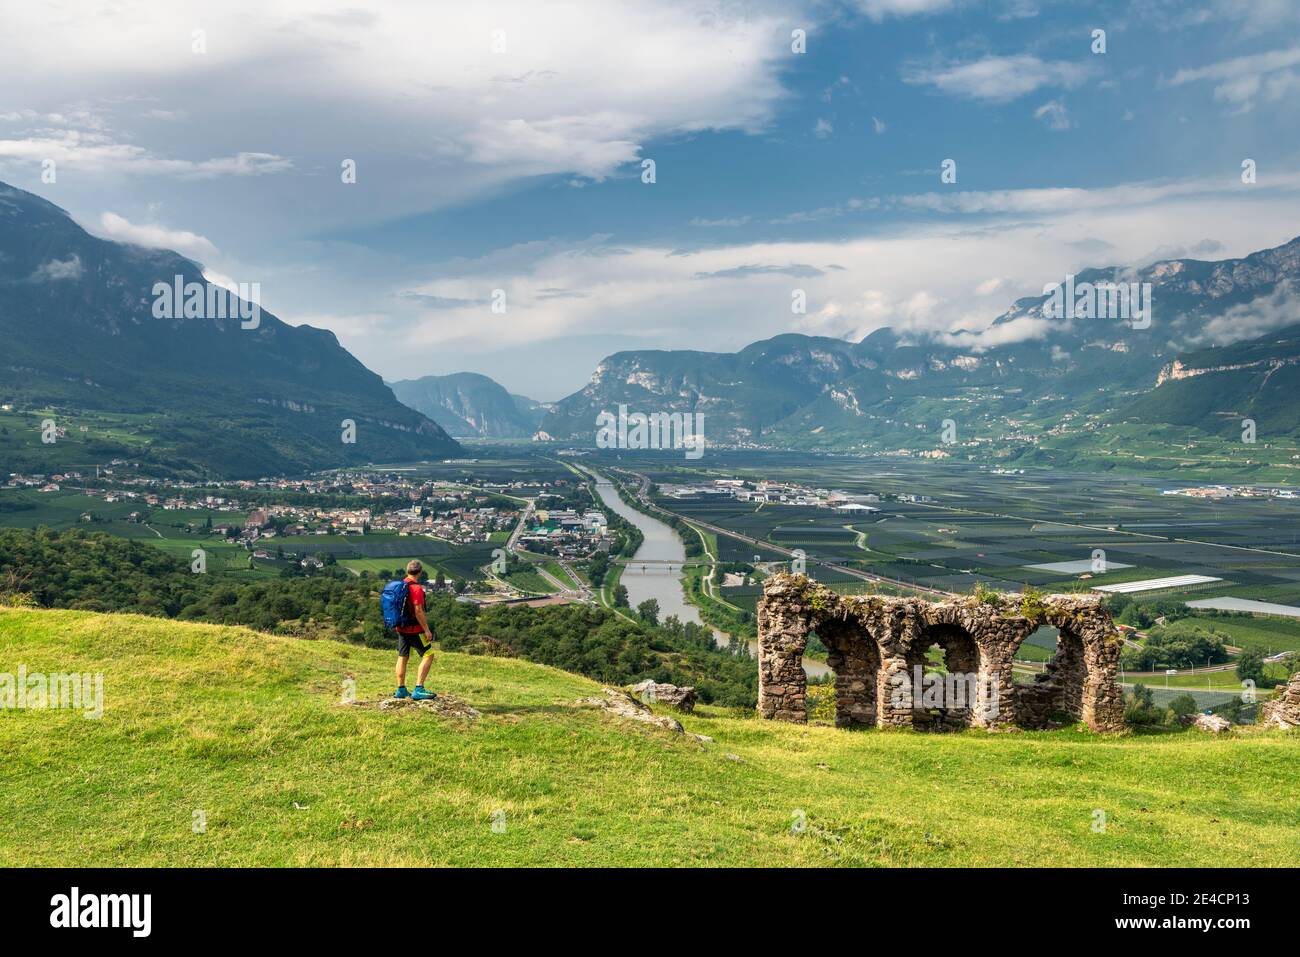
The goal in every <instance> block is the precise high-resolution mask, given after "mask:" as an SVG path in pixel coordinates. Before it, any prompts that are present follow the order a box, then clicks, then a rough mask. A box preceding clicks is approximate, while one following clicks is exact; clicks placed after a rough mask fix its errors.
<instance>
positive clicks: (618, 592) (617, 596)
mask: <svg viewBox="0 0 1300 957" xmlns="http://www.w3.org/2000/svg"><path fill="white" fill-rule="evenodd" d="M614 607H615V608H627V607H628V600H627V586H625V585H616V586H614Z"/></svg>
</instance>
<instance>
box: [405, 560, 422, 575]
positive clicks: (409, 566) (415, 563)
mask: <svg viewBox="0 0 1300 957" xmlns="http://www.w3.org/2000/svg"><path fill="white" fill-rule="evenodd" d="M422 571H424V566H423V565H421V564H420V562H419V560H418V559H415V558H412V559H411V560H410V561H409V562H407V563H406V574H408V575H410V576H411V577H412V578H419V577H420V572H422Z"/></svg>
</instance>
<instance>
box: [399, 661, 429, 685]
mask: <svg viewBox="0 0 1300 957" xmlns="http://www.w3.org/2000/svg"><path fill="white" fill-rule="evenodd" d="M406 658H407V656H406V655H398V656H397V669H396V670H397V687H399V688H405V687H406ZM420 678H421V680H423V679H424V675H423V673H421V675H420Z"/></svg>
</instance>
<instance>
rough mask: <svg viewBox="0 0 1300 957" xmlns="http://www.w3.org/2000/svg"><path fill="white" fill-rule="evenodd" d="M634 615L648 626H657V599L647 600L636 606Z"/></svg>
mask: <svg viewBox="0 0 1300 957" xmlns="http://www.w3.org/2000/svg"><path fill="white" fill-rule="evenodd" d="M636 613H637V614H638V615H640V616H641V620H642V621H644V622H645V623H646V624H648V625H657V624H659V599H657V598H647V599H646V600H645V601H643V602H641V604H639V605H637V606H636Z"/></svg>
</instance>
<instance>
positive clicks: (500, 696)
mask: <svg viewBox="0 0 1300 957" xmlns="http://www.w3.org/2000/svg"><path fill="white" fill-rule="evenodd" d="M392 664H393V656H392V654H391V652H387V651H383V650H374V649H367V648H363V647H360V646H354V645H348V644H343V643H336V642H332V641H325V640H318V641H311V640H304V639H298V638H284V637H275V636H269V635H266V634H261V633H258V632H253V631H250V630H247V629H244V628H233V627H219V626H213V625H199V624H191V623H180V622H174V621H167V620H162V619H154V618H146V617H138V616H129V615H96V614H84V613H77V612H70V611H36V610H0V671H4V672H10V673H13V672H15V671H16V669H17V668H18V667H19V666H20V665H21V666H25V667H26V669H27V671H28V672H29V673H30V672H36V671H42V672H52V671H60V672H88V673H98V674H102V675H103V689H104V701H103V703H104V710H103V716H102V717H101V718H99V719H88V718H86V717H84V716H83V715H82V714H81V713H79V712H76V711H72V710H3V711H0V751H2V752H3V753H4V755H5V760H4V761H3V762H0V860H3V861H4V862H5V863H6V864H8V865H10V866H30V865H71V864H76V865H107V866H142V865H167V866H208V865H264V866H285V865H361V866H369V865H376V866H383V865H469V864H477V865H525V864H533V865H548V866H573V865H621V866H648V865H686V864H699V865H717V866H721V865H756V866H782V865H811V866H845V865H866V866H874V865H932V866H943V867H948V866H994V865H1029V866H1034V865H1077V866H1096V865H1139V866H1156V865H1170V866H1208V865H1251V866H1256V865H1288V864H1294V862H1295V859H1296V853H1297V850H1298V849H1300V819H1297V817H1296V814H1295V797H1294V795H1295V792H1296V788H1297V785H1298V784H1300V736H1298V735H1296V734H1295V733H1294V732H1292V733H1284V732H1277V731H1240V732H1234V733H1232V734H1229V735H1226V736H1222V737H1210V736H1207V735H1204V734H1202V733H1200V732H1195V731H1152V732H1133V733H1129V734H1125V735H1120V736H1097V735H1093V734H1089V733H1086V732H1084V731H1081V730H1079V729H1072V728H1067V729H1062V730H1059V731H1051V732H1007V733H996V734H995V733H986V732H980V731H967V732H962V733H958V734H945V735H926V734H920V733H914V732H892V731H874V730H873V731H858V732H848V731H842V730H837V729H835V728H833V727H829V726H827V725H825V724H812V725H809V726H805V727H799V726H792V725H784V724H778V723H772V722H764V721H761V720H758V719H757V718H755V717H754V716H753V715H752V714H751V713H749V712H739V711H733V710H727V709H720V708H713V707H701V708H699V709H698V712H697V713H696V714H694V715H686V716H682V718H681V720H682V723H683V724H684V725H685V727H686V730H687V731H688V732H690V733H691V734H687V735H680V734H672V733H669V732H666V731H663V730H660V729H657V728H650V727H647V726H645V725H642V724H639V723H635V722H626V721H621V720H619V719H615V718H612V717H610V716H608V715H606V714H604V713H601V712H598V711H595V710H591V709H585V708H578V707H574V706H573V702H574V701H575V700H576V699H578V698H582V697H585V696H589V695H592V694H595V693H597V692H598V691H599V687H598V686H597V685H596V684H594V683H592V682H590V681H588V680H586V679H584V678H581V677H578V676H575V675H572V674H569V673H566V672H562V671H558V670H555V669H552V668H547V667H542V666H539V665H533V664H529V663H526V662H523V661H519V660H514V659H504V658H489V657H475V656H470V655H463V654H453V653H443V654H439V655H438V657H437V660H436V662H435V665H434V670H433V677H432V678H431V680H430V682H429V684H430V685H431V686H432V687H433V688H434V689H435V690H437V691H439V692H440V693H443V694H450V695H452V696H455V697H456V698H458V699H461V700H463V701H465V702H468V703H469V704H471V705H472V706H473V707H474V708H476V709H478V710H479V711H480V712H481V716H480V717H479V718H478V719H477V720H475V721H472V722H465V721H457V720H453V719H448V718H443V717H439V716H437V715H434V714H430V713H425V712H419V711H413V712H406V711H403V712H398V713H387V712H381V711H379V710H377V709H376V708H372V707H358V706H356V705H350V704H345V703H342V698H343V696H344V691H345V688H347V687H349V686H350V685H349V684H348V682H353V683H354V686H355V693H356V697H357V699H358V700H360V701H362V702H368V701H377V700H379V699H381V698H383V697H384V696H387V695H388V694H391V691H392V677H391V671H392ZM694 734H698V735H703V736H707V737H708V738H710V739H711V740H707V741H702V740H699V739H697V738H695V737H693V736H692V735H694ZM1098 812H1101V814H1100V815H1099V814H1098ZM1103 820H1104V827H1103V828H1101V829H1097V822H1099V821H1103ZM494 821H495V822H497V827H496V828H495V829H494V827H493V823H494ZM197 822H201V823H202V827H199V825H198V823H197ZM502 824H504V828H502V827H501V825H502Z"/></svg>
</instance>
